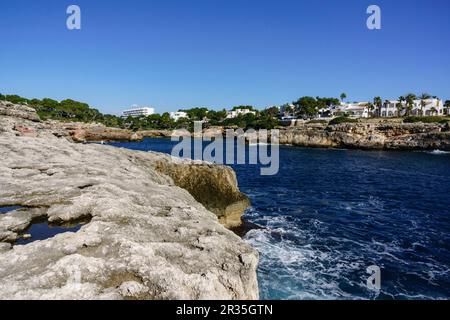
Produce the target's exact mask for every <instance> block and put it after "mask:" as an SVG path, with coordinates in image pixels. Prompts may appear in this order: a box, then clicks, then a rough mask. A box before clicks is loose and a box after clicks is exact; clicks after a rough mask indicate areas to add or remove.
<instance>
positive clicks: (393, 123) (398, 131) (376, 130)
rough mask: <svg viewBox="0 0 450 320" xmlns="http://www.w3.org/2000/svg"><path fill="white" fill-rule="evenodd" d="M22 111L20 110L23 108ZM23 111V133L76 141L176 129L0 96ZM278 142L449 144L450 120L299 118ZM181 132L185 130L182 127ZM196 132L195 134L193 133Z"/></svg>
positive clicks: (1, 108) (5, 108)
mask: <svg viewBox="0 0 450 320" xmlns="http://www.w3.org/2000/svg"><path fill="white" fill-rule="evenodd" d="M19 109H20V110H21V111H18V110H19ZM12 112H16V113H17V112H19V113H20V114H21V117H22V118H23V119H28V120H29V121H31V122H32V123H33V125H29V126H23V125H20V124H17V125H16V126H15V128H14V129H15V130H16V131H17V132H18V133H19V134H20V135H22V136H28V137H37V136H38V135H39V132H40V131H42V130H45V131H46V132H51V134H53V135H54V136H57V137H65V138H66V139H68V140H70V141H73V142H107V141H140V140H142V139H144V138H145V137H167V138H169V137H171V136H172V133H173V132H172V131H171V130H145V131H137V132H134V131H131V130H125V129H120V128H110V127H106V126H104V125H102V124H88V123H76V122H59V121H51V120H49V121H44V122H41V121H40V120H39V119H38V117H37V115H36V114H35V112H34V109H32V108H28V107H26V106H18V105H14V104H12V103H8V102H0V116H1V115H4V116H8V114H11V113H12ZM278 129H279V132H280V135H279V143H280V144H283V145H294V146H301V147H319V148H348V149H365V150H435V149H439V150H443V151H448V150H450V124H449V123H445V124H441V123H420V122H419V123H403V122H402V120H401V119H368V120H362V119H361V120H360V121H358V122H355V123H342V124H335V125H329V124H326V123H295V125H293V126H290V127H279V128H278ZM180 134H181V135H183V134H186V132H185V131H184V132H180ZM202 134H203V136H207V137H213V136H217V135H225V128H223V127H212V128H208V129H204V130H203V132H202ZM192 135H193V136H194V137H195V135H194V134H192Z"/></svg>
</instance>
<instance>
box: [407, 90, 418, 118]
mask: <svg viewBox="0 0 450 320" xmlns="http://www.w3.org/2000/svg"><path fill="white" fill-rule="evenodd" d="M414 100H416V95H415V94H413V93H409V94H407V95H406V97H405V101H406V116H409V115H410V114H411V111H412V109H413V107H414Z"/></svg>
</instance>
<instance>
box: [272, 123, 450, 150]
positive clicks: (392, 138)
mask: <svg viewBox="0 0 450 320" xmlns="http://www.w3.org/2000/svg"><path fill="white" fill-rule="evenodd" d="M280 143H281V144H292V145H297V146H306V147H336V148H355V149H386V150H430V149H431V150H432V149H441V150H450V132H449V130H448V129H446V125H444V124H426V123H400V122H397V121H384V122H381V121H379V122H375V121H374V122H370V121H368V122H359V123H343V124H338V125H329V126H328V125H326V124H325V125H324V124H302V125H299V126H297V127H289V128H285V129H282V130H280Z"/></svg>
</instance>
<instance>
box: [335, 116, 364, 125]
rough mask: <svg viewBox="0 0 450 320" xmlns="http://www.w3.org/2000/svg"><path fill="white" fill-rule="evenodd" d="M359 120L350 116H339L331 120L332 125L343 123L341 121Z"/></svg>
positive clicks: (352, 121) (353, 121) (351, 121)
mask: <svg viewBox="0 0 450 320" xmlns="http://www.w3.org/2000/svg"><path fill="white" fill-rule="evenodd" d="M355 122H358V120H356V119H352V118H349V117H337V118H334V119H333V120H331V121H330V122H329V124H330V125H334V124H341V123H355Z"/></svg>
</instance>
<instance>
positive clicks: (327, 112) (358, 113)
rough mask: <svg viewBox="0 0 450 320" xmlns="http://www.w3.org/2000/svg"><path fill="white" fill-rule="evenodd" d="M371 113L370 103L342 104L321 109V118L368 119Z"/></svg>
mask: <svg viewBox="0 0 450 320" xmlns="http://www.w3.org/2000/svg"><path fill="white" fill-rule="evenodd" d="M369 112H370V110H369V103H368V102H355V103H343V102H342V103H341V104H340V105H335V106H334V105H333V106H329V107H326V108H323V109H320V110H319V118H332V117H338V116H343V115H348V116H349V117H351V118H368V117H369Z"/></svg>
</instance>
